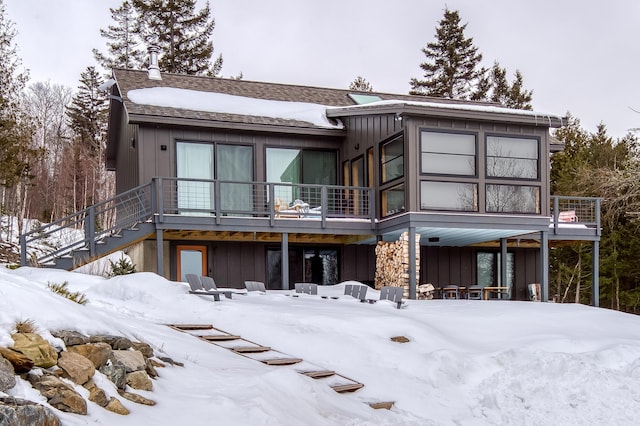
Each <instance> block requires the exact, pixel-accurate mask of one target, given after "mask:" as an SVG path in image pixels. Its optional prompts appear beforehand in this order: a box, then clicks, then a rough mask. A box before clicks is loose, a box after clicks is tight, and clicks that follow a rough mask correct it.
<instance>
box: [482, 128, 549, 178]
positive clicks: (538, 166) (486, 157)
mask: <svg viewBox="0 0 640 426" xmlns="http://www.w3.org/2000/svg"><path fill="white" fill-rule="evenodd" d="M492 137H493V138H510V139H522V140H526V139H528V140H535V141H536V145H537V156H538V157H537V159H536V177H533V178H531V177H517V176H493V175H489V158H504V159H513V160H528V159H526V158H521V157H498V156H494V155H489V138H492ZM541 156H542V139H541V138H540V136H535V135H515V134H507V133H485V134H484V175H485V177H486V179H495V180H514V181H525V182H540V180H541V170H540V169H541V167H542V158H541Z"/></svg>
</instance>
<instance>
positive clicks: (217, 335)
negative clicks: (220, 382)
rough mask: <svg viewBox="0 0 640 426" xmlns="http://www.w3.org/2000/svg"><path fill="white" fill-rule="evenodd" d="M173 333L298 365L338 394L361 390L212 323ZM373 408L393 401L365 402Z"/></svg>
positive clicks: (356, 384) (266, 360)
mask: <svg viewBox="0 0 640 426" xmlns="http://www.w3.org/2000/svg"><path fill="white" fill-rule="evenodd" d="M167 325H168V326H169V327H171V328H173V329H174V330H177V331H180V332H183V333H187V334H191V335H192V336H194V337H197V338H199V339H202V340H204V341H205V342H208V343H211V344H213V345H216V346H219V347H222V348H225V349H229V350H230V351H232V352H234V353H236V354H238V355H241V356H244V357H246V358H250V359H253V360H254V361H259V362H262V363H263V364H266V365H273V366H289V365H298V366H299V368H297V369H296V370H295V371H296V372H298V373H300V374H303V375H305V376H307V377H310V378H312V379H314V380H318V381H323V382H326V383H327V385H328V386H329V387H331V388H332V389H333V390H334V391H336V392H338V393H351V392H355V391H357V390H358V389H361V388H363V387H364V384H363V383H360V382H358V381H357V380H353V379H350V378H348V377H346V376H344V375H342V374H338V373H336V372H335V371H333V370H325V369H322V368H320V367H318V366H316V365H315V364H312V363H309V362H306V361H304V360H303V359H302V358H297V357H292V356H290V355H288V354H285V353H283V352H280V351H278V350H275V349H273V348H271V347H269V346H263V345H260V344H258V343H255V342H252V341H250V340H247V339H244V338H242V337H241V336H238V335H235V334H231V333H227V332H226V331H223V330H220V329H218V328H215V327H214V326H213V325H211V324H167ZM367 404H368V405H369V406H370V407H371V408H374V409H387V410H390V409H391V407H393V404H394V402H393V401H381V402H367Z"/></svg>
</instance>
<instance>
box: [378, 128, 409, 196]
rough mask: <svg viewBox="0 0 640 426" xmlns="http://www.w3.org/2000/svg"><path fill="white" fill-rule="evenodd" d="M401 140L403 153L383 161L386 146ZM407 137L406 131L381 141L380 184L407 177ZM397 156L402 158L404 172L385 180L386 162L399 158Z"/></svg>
mask: <svg viewBox="0 0 640 426" xmlns="http://www.w3.org/2000/svg"><path fill="white" fill-rule="evenodd" d="M397 140H399V141H400V144H401V146H402V155H398V156H396V157H394V158H392V159H391V160H389V161H386V162H383V158H384V147H385V146H387V145H389V144H391V143H393V142H395V141H397ZM404 145H405V137H404V133H398V134H396V135H394V136H392V137H390V138H387V139H385V140H383V141H382V142H380V144H379V147H380V148H379V153H380V186H383V185H387V184H391V183H392V182H395V181H398V180H400V179H404V178H405V167H406V165H405V146H404ZM397 158H402V174H401V175H399V176H395V177H393V178H391V179H387V180H385V178H384V176H385V173H384V172H385V168H384V166H385V165H386V164H389V163H390V162H391V161H393V160H395V159H397Z"/></svg>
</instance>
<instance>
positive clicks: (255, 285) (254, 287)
mask: <svg viewBox="0 0 640 426" xmlns="http://www.w3.org/2000/svg"><path fill="white" fill-rule="evenodd" d="M244 286H245V288H246V289H247V291H248V292H251V291H259V292H261V293H266V292H267V289H266V288H265V287H264V283H263V282H260V281H245V282H244Z"/></svg>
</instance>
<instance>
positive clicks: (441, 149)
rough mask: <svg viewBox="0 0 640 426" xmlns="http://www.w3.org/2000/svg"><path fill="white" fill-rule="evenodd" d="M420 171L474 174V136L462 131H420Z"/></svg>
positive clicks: (444, 173)
mask: <svg viewBox="0 0 640 426" xmlns="http://www.w3.org/2000/svg"><path fill="white" fill-rule="evenodd" d="M420 157H421V158H420V159H421V166H420V168H421V172H422V173H429V174H439V175H458V176H475V175H476V136H475V135H473V134H464V133H442V132H425V131H423V132H420Z"/></svg>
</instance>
